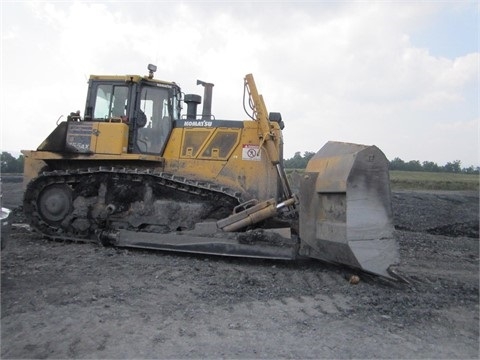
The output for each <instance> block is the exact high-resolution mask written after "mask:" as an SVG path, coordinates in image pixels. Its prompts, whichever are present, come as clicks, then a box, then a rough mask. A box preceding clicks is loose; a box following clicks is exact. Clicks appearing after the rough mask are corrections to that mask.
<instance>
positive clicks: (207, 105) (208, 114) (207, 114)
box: [197, 80, 214, 120]
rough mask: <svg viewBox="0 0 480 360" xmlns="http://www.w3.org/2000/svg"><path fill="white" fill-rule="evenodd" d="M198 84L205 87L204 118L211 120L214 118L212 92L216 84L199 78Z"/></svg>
mask: <svg viewBox="0 0 480 360" xmlns="http://www.w3.org/2000/svg"><path fill="white" fill-rule="evenodd" d="M197 85H202V86H203V87H204V90H203V110H202V120H210V119H211V118H212V92H213V86H214V85H213V84H211V83H207V82H204V81H201V80H197Z"/></svg>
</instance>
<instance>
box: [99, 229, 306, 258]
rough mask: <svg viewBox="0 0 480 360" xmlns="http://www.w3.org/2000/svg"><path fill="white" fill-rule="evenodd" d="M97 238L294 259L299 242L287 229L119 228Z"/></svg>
mask: <svg viewBox="0 0 480 360" xmlns="http://www.w3.org/2000/svg"><path fill="white" fill-rule="evenodd" d="M287 233H288V234H287ZM100 238H101V240H102V243H104V244H108V245H113V246H117V247H129V248H139V249H151V250H164V251H175V252H186V253H197V254H206V255H221V256H232V257H250V258H260V259H275V260H294V259H296V257H297V252H298V243H297V241H296V240H295V239H291V238H290V229H289V228H287V229H272V230H271V231H270V230H265V231H253V232H245V233H226V232H218V233H206V234H196V232H195V231H193V232H184V233H182V232H177V233H167V234H160V233H147V232H140V231H130V230H124V229H121V230H118V231H115V232H105V233H104V234H101V235H100Z"/></svg>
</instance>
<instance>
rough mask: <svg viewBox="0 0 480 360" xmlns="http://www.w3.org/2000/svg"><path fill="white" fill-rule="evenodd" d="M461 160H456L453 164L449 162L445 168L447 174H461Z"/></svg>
mask: <svg viewBox="0 0 480 360" xmlns="http://www.w3.org/2000/svg"><path fill="white" fill-rule="evenodd" d="M460 165H461V162H460V160H455V161H453V162H447V163H446V164H445V166H444V167H443V168H444V169H445V171H446V172H451V173H459V172H461V171H462V168H461V166H460Z"/></svg>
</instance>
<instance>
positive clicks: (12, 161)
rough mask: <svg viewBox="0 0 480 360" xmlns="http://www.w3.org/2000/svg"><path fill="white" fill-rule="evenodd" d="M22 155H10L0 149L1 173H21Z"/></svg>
mask: <svg viewBox="0 0 480 360" xmlns="http://www.w3.org/2000/svg"><path fill="white" fill-rule="evenodd" d="M23 160H24V159H23V155H19V156H18V158H15V157H14V156H12V154H10V153H8V152H6V151H2V159H1V162H2V167H1V172H2V174H3V173H5V174H7V173H23Z"/></svg>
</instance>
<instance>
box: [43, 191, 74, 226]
mask: <svg viewBox="0 0 480 360" xmlns="http://www.w3.org/2000/svg"><path fill="white" fill-rule="evenodd" d="M37 204H38V211H39V213H40V216H41V217H42V219H43V220H44V221H45V222H47V223H49V224H51V225H57V224H60V223H61V222H62V221H63V220H64V219H65V218H66V217H67V216H68V214H70V213H71V211H72V209H73V202H72V190H71V189H70V187H68V186H67V185H50V186H48V187H47V188H45V189H44V190H43V191H42V192H41V193H40V195H39V196H38V200H37Z"/></svg>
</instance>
